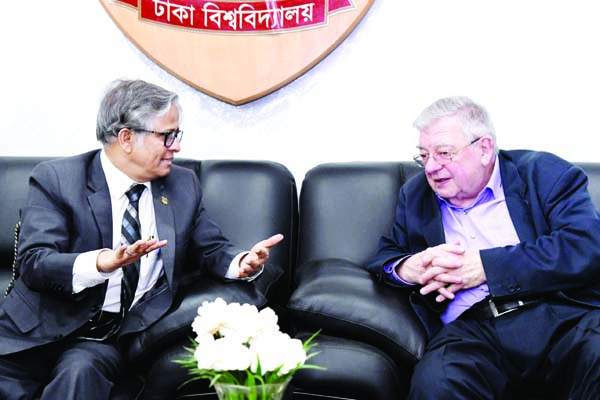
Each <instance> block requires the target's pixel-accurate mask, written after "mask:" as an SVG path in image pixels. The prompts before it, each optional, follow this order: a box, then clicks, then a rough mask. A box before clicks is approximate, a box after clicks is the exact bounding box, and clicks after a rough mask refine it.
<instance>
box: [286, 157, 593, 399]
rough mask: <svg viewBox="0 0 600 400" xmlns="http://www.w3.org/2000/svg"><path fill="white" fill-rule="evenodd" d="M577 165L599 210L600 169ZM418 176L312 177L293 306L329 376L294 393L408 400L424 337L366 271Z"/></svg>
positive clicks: (396, 166) (316, 171) (404, 166)
mask: <svg viewBox="0 0 600 400" xmlns="http://www.w3.org/2000/svg"><path fill="white" fill-rule="evenodd" d="M579 166H580V167H582V168H583V169H584V170H585V171H586V172H587V174H588V176H589V178H590V184H589V190H590V192H591V195H592V198H593V200H594V203H595V204H596V205H597V206H600V163H580V164H579ZM416 173H419V168H418V167H417V166H416V165H415V164H414V163H410V162H367V163H358V162H350V163H332V164H322V165H318V166H316V167H314V168H313V169H312V170H310V171H309V172H308V173H307V174H306V177H305V179H304V181H303V183H302V190H301V193H300V207H299V208H300V223H299V235H298V261H297V265H296V280H297V287H296V288H295V290H294V291H293V292H292V295H291V298H290V300H289V303H288V309H289V312H290V316H291V318H292V319H293V320H294V322H295V324H296V326H297V328H298V329H299V330H300V331H301V332H302V330H304V331H306V332H311V331H313V330H314V329H322V333H323V335H320V339H319V343H320V344H322V345H321V346H319V350H320V352H321V353H320V354H319V355H318V356H317V357H315V358H314V361H315V362H316V363H319V364H321V365H323V366H325V367H327V368H328V370H327V371H326V372H322V371H313V370H304V371H300V372H299V373H298V374H297V376H296V378H295V379H294V386H295V390H296V391H297V392H303V391H307V392H313V393H314V392H315V389H314V388H319V393H321V394H327V395H331V396H337V397H336V398H338V397H340V398H344V399H357V400H389V399H403V398H405V397H406V395H407V393H408V389H409V384H410V377H411V374H412V369H413V367H414V364H415V363H416V362H417V361H418V360H419V359H420V357H421V356H422V354H423V351H424V348H425V342H426V338H425V332H424V330H423V328H422V326H421V324H420V322H419V321H418V320H417V318H416V316H415V314H414V313H413V312H412V310H411V308H410V306H409V304H408V299H407V298H406V297H405V296H401V295H400V294H399V292H398V291H397V290H394V288H393V287H391V286H389V285H385V284H383V283H379V282H377V281H376V280H375V279H374V278H373V277H372V276H371V275H370V274H369V273H367V272H366V271H365V268H364V265H365V263H366V262H367V260H368V259H369V258H370V257H371V256H372V255H373V254H374V252H375V251H376V244H377V241H378V239H379V237H380V235H382V234H387V233H388V232H389V230H390V228H391V225H392V223H393V219H394V215H395V205H396V200H397V193H398V190H399V189H400V186H401V185H402V184H403V183H404V182H405V181H406V179H408V178H410V177H411V176H412V175H414V174H416ZM529 400H531V399H529ZM545 400H548V399H545Z"/></svg>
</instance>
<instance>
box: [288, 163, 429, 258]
mask: <svg viewBox="0 0 600 400" xmlns="http://www.w3.org/2000/svg"><path fill="white" fill-rule="evenodd" d="M417 172H419V167H418V166H417V165H416V164H415V163H412V162H410V163H409V162H340V163H328V164H321V165H318V166H316V167H314V168H312V169H311V170H310V171H308V173H307V174H306V176H305V178H304V181H303V183H302V191H301V192H300V224H299V226H300V230H299V236H298V238H299V245H298V248H299V249H302V250H299V252H298V263H297V265H298V266H301V265H303V264H304V263H307V262H310V261H312V260H319V259H326V258H344V259H347V260H349V261H351V262H353V263H355V264H357V265H364V264H365V263H366V262H367V261H368V260H369V259H370V258H371V256H373V255H374V254H375V251H376V250H377V245H376V244H377V241H378V239H379V237H380V236H381V235H383V234H386V233H387V232H389V230H390V228H391V226H392V224H393V221H394V215H395V209H396V202H397V200H398V191H399V189H400V186H401V185H402V184H403V183H404V182H405V181H406V179H408V178H409V177H410V176H412V175H414V174H415V173H417Z"/></svg>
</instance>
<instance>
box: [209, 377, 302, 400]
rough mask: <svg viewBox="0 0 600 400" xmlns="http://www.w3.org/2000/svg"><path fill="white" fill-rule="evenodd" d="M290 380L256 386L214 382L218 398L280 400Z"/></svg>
mask: <svg viewBox="0 0 600 400" xmlns="http://www.w3.org/2000/svg"><path fill="white" fill-rule="evenodd" d="M289 382H290V380H289V379H288V380H287V381H285V382H281V383H269V384H266V385H257V386H241V385H232V384H229V383H215V390H216V391H217V396H219V400H281V399H282V398H283V394H284V393H285V389H286V388H287V385H288V383H289Z"/></svg>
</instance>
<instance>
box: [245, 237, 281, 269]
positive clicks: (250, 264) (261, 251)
mask: <svg viewBox="0 0 600 400" xmlns="http://www.w3.org/2000/svg"><path fill="white" fill-rule="evenodd" d="M282 240H283V235H281V234H277V235H273V236H271V237H270V238H268V239H265V240H262V241H260V242H258V243H256V244H255V245H254V246H253V247H252V249H251V250H250V252H249V253H248V254H246V255H245V256H244V257H243V258H242V259H241V260H240V270H239V273H238V278H247V277H249V276H252V275H254V274H256V273H257V272H258V271H260V269H261V268H262V266H263V265H264V263H265V262H267V259H268V258H269V250H270V249H271V248H272V247H273V246H275V245H276V244H277V243H279V242H281V241H282Z"/></svg>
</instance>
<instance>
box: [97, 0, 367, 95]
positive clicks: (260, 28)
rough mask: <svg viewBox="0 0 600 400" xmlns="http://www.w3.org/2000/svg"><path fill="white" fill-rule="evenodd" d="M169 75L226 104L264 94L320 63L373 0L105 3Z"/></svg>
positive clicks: (132, 0)
mask: <svg viewBox="0 0 600 400" xmlns="http://www.w3.org/2000/svg"><path fill="white" fill-rule="evenodd" d="M100 2H101V3H102V5H103V7H104V8H105V10H106V11H107V12H108V14H109V15H110V16H111V18H112V19H113V21H114V22H115V23H116V25H117V26H118V27H119V29H121V31H122V32H123V33H124V34H125V35H126V36H127V37H128V38H129V39H130V40H131V41H132V42H133V43H134V44H135V45H136V46H137V47H138V48H139V49H140V50H141V51H142V52H144V53H145V54H146V55H147V56H148V57H149V58H150V59H152V60H153V61H154V62H156V63H157V64H158V65H160V66H161V67H162V68H164V69H165V70H167V71H168V72H169V73H171V74H173V75H174V76H176V77H178V78H179V79H181V80H183V81H184V82H186V83H188V84H189V85H191V86H193V87H195V88H197V89H199V90H201V91H202V92H204V93H206V94H208V95H210V96H213V97H215V98H218V99H220V100H223V101H225V102H227V103H230V104H234V105H240V104H244V103H247V102H250V101H252V100H255V99H258V98H260V97H262V96H265V95H267V94H269V93H271V92H273V91H275V90H277V89H279V88H281V87H282V86H284V85H286V84H287V83H289V82H291V81H292V80H294V79H295V78H297V77H298V76H300V75H302V74H303V73H305V72H306V71H308V70H309V69H310V68H311V67H313V66H314V65H316V64H317V63H318V62H319V61H321V60H322V59H323V58H324V57H326V56H327V55H328V54H329V53H330V52H331V51H333V50H334V49H335V48H336V47H337V46H338V45H339V44H340V43H341V42H342V41H343V40H344V39H345V38H346V37H347V36H348V34H350V32H351V31H352V29H354V27H355V26H356V25H357V24H358V23H359V22H360V20H361V19H362V18H363V16H364V15H365V14H366V12H367V11H368V9H369V7H370V6H371V4H372V2H373V0H247V1H232V0H215V1H207V0H100Z"/></svg>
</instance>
